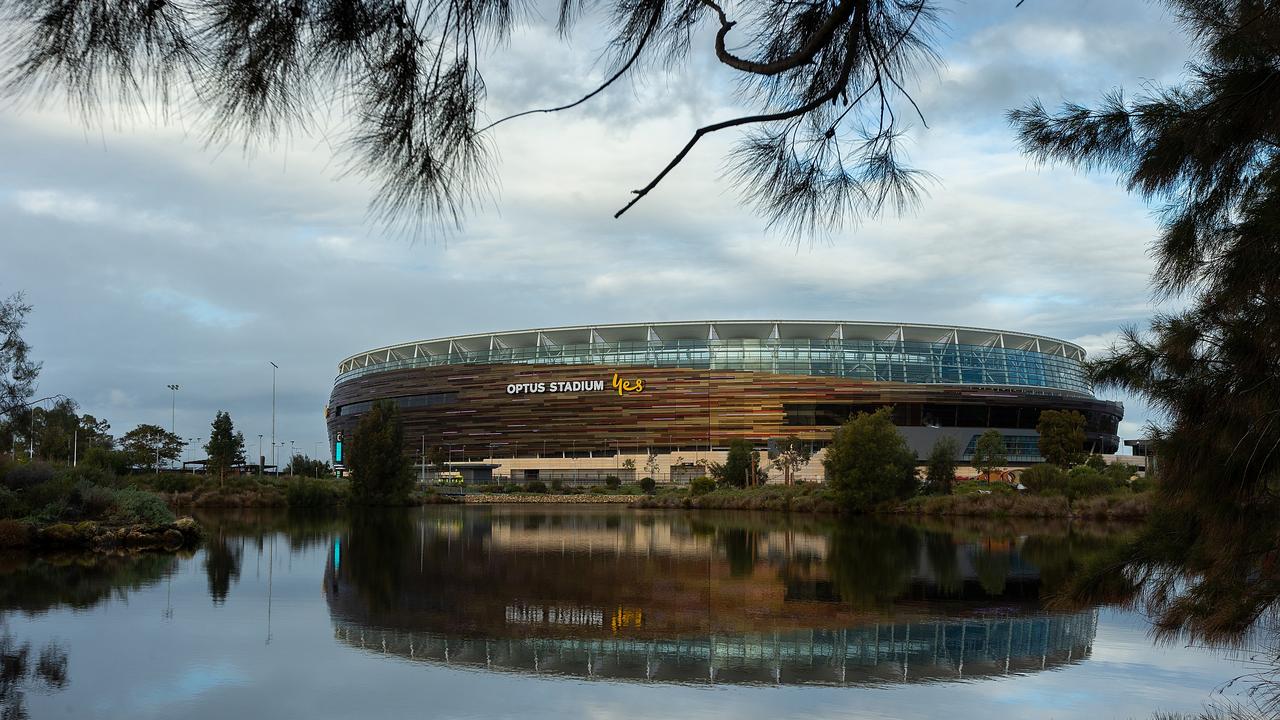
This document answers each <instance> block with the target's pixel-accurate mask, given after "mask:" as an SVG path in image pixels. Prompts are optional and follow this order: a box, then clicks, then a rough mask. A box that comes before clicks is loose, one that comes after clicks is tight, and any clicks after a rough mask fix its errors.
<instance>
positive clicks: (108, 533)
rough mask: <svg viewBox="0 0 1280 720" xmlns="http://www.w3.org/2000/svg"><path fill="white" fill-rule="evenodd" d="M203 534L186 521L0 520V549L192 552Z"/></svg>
mask: <svg viewBox="0 0 1280 720" xmlns="http://www.w3.org/2000/svg"><path fill="white" fill-rule="evenodd" d="M202 535H203V533H202V531H201V528H200V525H199V523H197V522H196V521H195V520H193V519H191V518H189V517H182V518H178V519H177V520H175V521H173V522H170V523H131V524H111V523H99V522H95V521H92V520H84V521H81V522H77V523H74V524H73V523H68V522H55V523H46V524H38V523H30V522H23V521H21V520H0V549H4V550H35V551H57V552H63V551H68V550H72V551H92V552H131V551H132V552H136V551H167V552H172V551H176V550H181V549H183V548H194V547H195V546H197V545H198V544H199V543H200V538H201V537H202Z"/></svg>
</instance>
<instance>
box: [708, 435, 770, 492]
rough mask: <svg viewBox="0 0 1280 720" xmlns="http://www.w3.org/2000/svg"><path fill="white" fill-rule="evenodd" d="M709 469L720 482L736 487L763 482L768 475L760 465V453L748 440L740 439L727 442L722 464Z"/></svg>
mask: <svg viewBox="0 0 1280 720" xmlns="http://www.w3.org/2000/svg"><path fill="white" fill-rule="evenodd" d="M713 465H715V464H714V463H713ZM711 471H712V473H713V474H714V475H715V476H716V479H717V480H718V481H720V482H721V483H723V484H725V485H732V486H733V487H737V488H743V487H748V486H755V485H761V484H764V482H765V481H766V480H767V479H768V477H769V475H768V473H767V472H765V470H764V469H763V468H761V467H760V453H758V452H756V451H755V450H754V449H753V448H752V445H751V441H750V440H742V439H738V440H733V441H731V442H730V443H729V455H728V457H726V458H725V461H724V465H716V466H715V467H713V468H711Z"/></svg>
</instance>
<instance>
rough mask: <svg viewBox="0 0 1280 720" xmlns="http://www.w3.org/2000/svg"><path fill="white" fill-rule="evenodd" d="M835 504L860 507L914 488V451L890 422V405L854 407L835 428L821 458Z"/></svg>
mask: <svg viewBox="0 0 1280 720" xmlns="http://www.w3.org/2000/svg"><path fill="white" fill-rule="evenodd" d="M822 465H823V469H824V470H826V473H827V483H828V484H829V485H830V486H831V489H832V490H834V491H835V493H836V496H837V497H838V498H839V501H840V504H841V506H842V507H843V508H844V509H845V510H847V511H852V512H865V511H868V510H871V509H873V508H875V506H876V505H878V504H879V503H882V502H885V501H886V500H898V499H904V498H909V497H911V496H912V495H914V494H915V492H916V486H917V485H918V483H917V481H916V456H915V453H913V452H912V451H911V447H910V446H908V445H907V441H906V439H905V438H903V437H902V433H900V432H898V428H897V427H896V426H894V424H893V418H892V415H891V409H890V408H887V407H886V408H881V409H879V410H877V411H875V412H874V413H858V414H857V415H854V416H853V417H852V418H850V419H849V420H848V421H847V422H845V424H844V425H841V426H840V427H838V428H836V430H835V432H834V433H832V436H831V444H830V445H828V446H827V452H826V456H825V457H824V458H823V460H822Z"/></svg>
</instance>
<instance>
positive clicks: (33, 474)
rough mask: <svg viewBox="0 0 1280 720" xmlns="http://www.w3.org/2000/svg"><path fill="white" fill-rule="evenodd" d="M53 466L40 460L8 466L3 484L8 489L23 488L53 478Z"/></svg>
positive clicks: (40, 483) (43, 482)
mask: <svg viewBox="0 0 1280 720" xmlns="http://www.w3.org/2000/svg"><path fill="white" fill-rule="evenodd" d="M53 476H54V472H53V467H52V466H50V465H47V464H45V463H42V462H33V463H22V464H19V465H14V466H13V467H11V468H9V472H7V473H5V476H4V485H5V487H7V488H9V489H10V490H25V489H27V488H30V487H35V486H36V485H43V484H45V483H47V482H49V481H50V480H52V479H53Z"/></svg>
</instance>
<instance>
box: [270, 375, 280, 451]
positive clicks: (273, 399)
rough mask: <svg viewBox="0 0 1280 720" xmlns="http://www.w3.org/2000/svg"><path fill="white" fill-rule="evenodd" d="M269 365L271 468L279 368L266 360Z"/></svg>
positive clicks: (274, 440)
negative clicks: (277, 372)
mask: <svg viewBox="0 0 1280 720" xmlns="http://www.w3.org/2000/svg"><path fill="white" fill-rule="evenodd" d="M267 362H269V363H271V466H272V467H275V465H276V370H279V369H280V366H279V365H277V364H275V363H273V362H271V361H270V360H268V361H267Z"/></svg>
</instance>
